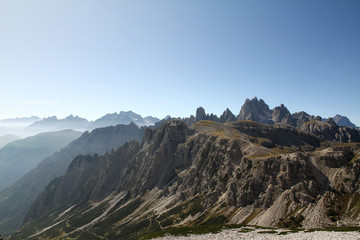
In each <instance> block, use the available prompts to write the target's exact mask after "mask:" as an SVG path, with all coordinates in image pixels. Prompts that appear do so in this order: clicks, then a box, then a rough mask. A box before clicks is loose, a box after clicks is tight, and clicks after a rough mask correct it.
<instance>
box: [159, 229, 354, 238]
mask: <svg viewBox="0 0 360 240" xmlns="http://www.w3.org/2000/svg"><path fill="white" fill-rule="evenodd" d="M207 239H211V240H223V239H228V240H242V239H252V240H284V239H291V240H305V239H306V240H308V239H321V240H338V239H341V240H354V239H360V232H355V231H354V232H334V231H315V232H304V231H300V232H289V230H285V229H280V230H272V229H254V228H247V227H246V228H237V229H226V230H223V231H221V232H219V233H208V234H202V235H188V236H171V235H167V236H165V237H160V238H156V240H207Z"/></svg>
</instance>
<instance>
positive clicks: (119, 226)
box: [13, 120, 360, 239]
mask: <svg viewBox="0 0 360 240" xmlns="http://www.w3.org/2000/svg"><path fill="white" fill-rule="evenodd" d="M326 144H328V145H327V147H326V146H325V145H324V147H320V140H319V139H318V138H317V137H315V136H314V135H313V134H307V133H305V132H302V131H300V130H299V129H296V128H293V127H284V126H280V125H272V126H270V125H263V124H259V123H254V122H251V121H239V122H233V123H227V124H221V123H217V122H212V121H200V122H198V123H195V124H193V125H192V126H191V127H190V128H189V127H187V125H186V124H185V123H184V122H183V121H180V120H172V121H169V122H166V123H164V124H163V125H161V126H160V127H159V128H158V129H157V130H150V129H148V130H146V132H145V135H144V137H143V140H142V142H141V143H137V142H130V143H127V144H125V145H124V146H122V147H120V148H119V149H117V150H116V151H113V152H111V153H109V154H106V155H104V156H97V155H95V156H89V155H88V156H79V157H77V158H75V159H74V161H73V162H72V163H71V165H70V166H69V168H68V170H67V172H66V174H65V176H63V177H61V178H58V179H56V180H54V181H53V182H52V183H51V184H50V185H48V186H47V188H46V190H45V191H44V192H43V193H42V194H41V195H40V196H39V197H38V199H37V200H36V201H35V203H34V204H33V205H32V207H31V209H30V211H29V212H28V214H27V217H26V221H25V222H26V224H25V225H24V226H23V229H22V230H21V231H20V232H19V233H17V234H15V235H14V236H13V239H21V238H24V237H27V236H30V235H32V234H35V235H34V236H33V238H35V239H36V238H38V237H49V236H56V233H57V234H58V232H59V231H62V232H63V233H65V234H68V235H67V236H69V237H74V236H77V237H79V238H80V239H86V238H89V236H90V235H87V234H90V233H91V234H92V235H98V236H105V235H106V236H107V237H108V238H109V239H116V238H121V239H137V238H140V236H142V235H144V234H146V233H149V232H153V231H159V230H161V229H164V228H166V227H171V226H177V225H186V226H197V225H204V224H214V223H217V224H218V223H226V222H230V223H234V224H243V223H245V224H256V225H261V226H267V227H269V226H270V227H275V226H288V225H291V224H298V226H300V225H299V224H302V225H303V226H307V227H323V226H334V225H336V221H345V219H346V221H348V222H349V223H353V224H355V223H357V219H358V218H359V214H357V215H356V216H355V215H352V216H350V215H349V214H348V213H350V212H354V211H355V212H356V211H359V212H360V208H359V209H358V206H357V205H356V204H350V205H348V206H347V210H346V211H347V212H346V211H345V210H344V209H345V208H344V206H345V205H346V201H347V202H349V201H352V202H353V201H355V200H356V199H357V198H358V197H359V196H360V195H359V193H358V191H359V189H358V186H359V184H357V183H358V179H359V177H360V176H359V174H360V170H359V168H360V165H359V162H360V159H359V156H360V145H359V144H336V143H333V144H330V143H326ZM329 144H330V145H329ZM350 166H351V167H350ZM329 202H332V205H331V204H329ZM343 205H344V206H343ZM330 209H332V210H331V212H330V213H331V214H327V213H328V212H329V211H330ZM341 209H342V210H341ZM65 210H67V211H65ZM333 213H336V214H337V215H336V216H333V215H334V214H333ZM314 219H316V221H315V220H314ZM54 224H55V225H54ZM49 226H51V227H50V228H46V227H49ZM45 228H46V229H45ZM34 229H37V231H38V233H36V231H35V230H34ZM39 229H40V230H39ZM41 229H45V230H44V231H41ZM54 234H55V235H54Z"/></svg>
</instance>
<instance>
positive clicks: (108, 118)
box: [88, 111, 160, 129]
mask: <svg viewBox="0 0 360 240" xmlns="http://www.w3.org/2000/svg"><path fill="white" fill-rule="evenodd" d="M158 121H160V119H158V118H154V117H151V116H148V117H145V118H143V117H142V116H141V115H139V114H137V113H134V112H132V111H127V112H125V111H121V112H120V113H111V114H110V113H109V114H106V115H105V116H103V117H101V118H99V119H97V120H95V121H94V122H93V123H91V124H90V125H89V127H88V129H95V128H100V127H107V126H115V125H118V124H129V123H131V122H133V123H135V124H136V125H137V126H151V125H154V124H155V123H156V122H158Z"/></svg>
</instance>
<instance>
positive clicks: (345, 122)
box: [333, 114, 356, 127]
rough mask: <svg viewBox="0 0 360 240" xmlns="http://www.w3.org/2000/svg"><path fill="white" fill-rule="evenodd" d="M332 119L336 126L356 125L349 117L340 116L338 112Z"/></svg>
mask: <svg viewBox="0 0 360 240" xmlns="http://www.w3.org/2000/svg"><path fill="white" fill-rule="evenodd" d="M333 120H334V121H335V122H336V124H337V125H338V126H341V127H356V125H355V124H353V123H352V122H351V121H350V120H349V118H347V117H345V116H341V115H339V114H337V115H336V116H335V117H333Z"/></svg>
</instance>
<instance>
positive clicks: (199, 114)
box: [195, 107, 206, 122]
mask: <svg viewBox="0 0 360 240" xmlns="http://www.w3.org/2000/svg"><path fill="white" fill-rule="evenodd" d="M201 120H206V113H205V109H204V108H203V107H198V108H197V109H196V116H195V121H196V122H198V121H201Z"/></svg>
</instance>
